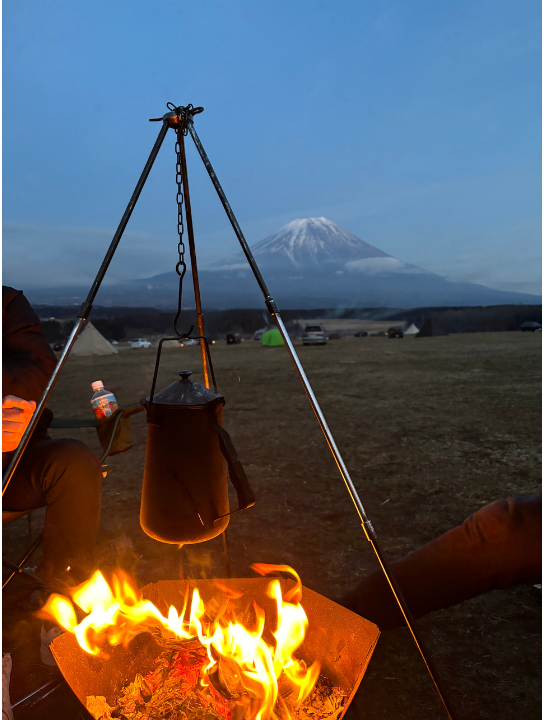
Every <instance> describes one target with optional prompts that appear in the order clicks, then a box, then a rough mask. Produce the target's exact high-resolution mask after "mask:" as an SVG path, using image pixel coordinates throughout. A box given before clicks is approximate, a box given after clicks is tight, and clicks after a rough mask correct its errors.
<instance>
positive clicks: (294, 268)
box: [28, 217, 541, 309]
mask: <svg viewBox="0 0 544 720" xmlns="http://www.w3.org/2000/svg"><path fill="white" fill-rule="evenodd" d="M252 252H253V254H254V256H255V259H256V260H257V263H258V265H259V268H260V269H261V272H262V275H263V277H264V279H265V281H266V283H267V284H268V286H269V289H270V291H271V293H272V295H273V296H274V298H275V299H276V300H277V302H278V304H279V306H280V308H299V309H311V308H333V307H339V306H341V307H358V308H364V307H395V308H411V307H424V306H429V305H434V306H437V305H440V306H460V305H461V306H463V305H501V304H512V303H526V304H534V303H540V302H541V299H540V297H539V296H536V295H529V294H527V293H515V292H504V291H502V290H494V289H492V288H488V287H485V286H483V285H476V284H474V283H454V282H450V281H448V280H447V279H446V278H444V277H442V276H441V275H436V274H435V273H432V272H429V271H427V270H425V269H423V268H421V267H418V266H416V265H412V264H410V263H407V262H405V261H403V260H400V259H399V258H396V257H393V256H392V255H388V254H387V253H385V252H383V251H382V250H379V249H378V248H376V247H374V246H373V245H369V243H367V242H365V241H364V240H361V239H360V238H358V237H356V236H355V235H353V234H352V233H350V232H348V231H347V230H344V229H343V228H341V227H339V226H338V225H336V224H335V223H333V222H331V221H330V220H327V219H326V218H323V217H320V218H305V219H300V220H293V221H292V222H290V223H288V224H287V225H285V226H284V227H283V228H281V229H280V230H278V232H276V233H274V234H273V235H270V236H269V237H267V238H265V239H264V240H262V241H261V242H258V243H256V244H255V245H253V246H252ZM199 276H200V286H201V294H202V299H203V303H204V306H205V307H207V308H215V309H228V308H244V307H261V306H262V304H263V298H262V295H261V293H260V291H259V289H258V286H257V283H256V281H255V278H254V277H253V273H252V272H251V269H250V267H249V265H248V263H247V260H246V258H245V256H244V254H243V253H242V252H241V251H240V252H239V253H237V254H236V255H233V256H231V257H228V258H225V259H224V260H222V261H220V262H218V263H215V265H213V266H212V267H211V268H209V269H208V270H200V271H199ZM177 284H178V277H177V275H176V274H175V273H174V272H167V273H162V274H160V275H155V276H154V277H151V278H145V279H142V280H133V281H130V282H125V283H120V284H118V285H114V286H111V285H109V286H105V285H104V286H103V287H102V288H101V289H100V292H99V294H98V296H97V300H96V302H97V304H99V305H127V306H128V305H131V306H136V307H142V306H155V307H173V306H175V302H176V297H177V295H176V287H177ZM185 288H186V290H185V292H184V298H185V301H186V302H187V303H190V302H191V300H192V291H191V288H190V273H187V279H186V281H185ZM78 290H80V294H81V300H83V299H84V297H85V296H86V293H87V289H86V288H85V289H82V288H79V289H76V288H63V289H59V290H46V291H37V290H35V291H29V292H28V297H29V299H30V300H31V301H32V302H35V303H50V304H54V303H59V304H64V303H63V302H62V300H61V298H66V297H67V295H69V296H70V297H71V298H72V300H71V302H75V301H76V297H77V296H78ZM57 296H58V299H57V300H56V299H55V298H56V297H57ZM78 301H79V298H78Z"/></svg>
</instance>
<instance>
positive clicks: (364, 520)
mask: <svg viewBox="0 0 544 720" xmlns="http://www.w3.org/2000/svg"><path fill="white" fill-rule="evenodd" d="M187 124H188V129H189V132H190V133H191V137H192V138H193V141H194V143H195V145H196V148H197V150H198V153H199V155H200V157H201V159H202V162H203V163H204V166H205V168H206V170H207V171H208V175H209V176H210V179H211V181H212V183H213V185H214V187H215V190H216V192H217V194H218V196H219V199H220V200H221V203H222V205H223V207H224V209H225V212H226V213H227V217H228V218H229V220H230V224H231V225H232V227H233V229H234V232H235V234H236V237H237V238H238V241H239V242H240V245H241V246H242V250H243V251H244V254H245V256H246V258H247V261H248V263H249V265H250V267H251V269H252V271H253V274H254V275H255V279H256V280H257V283H258V284H259V287H260V288H261V292H262V293H263V295H264V299H265V303H266V306H267V308H268V310H269V312H270V314H271V315H272V316H273V317H274V319H275V321H276V324H277V326H278V329H279V331H280V333H281V335H282V338H283V340H284V342H285V345H286V347H287V350H288V351H289V354H290V355H291V359H292V361H293V363H294V365H295V368H296V371H297V374H298V376H299V379H300V381H301V383H302V385H303V387H304V391H305V393H306V396H307V398H308V400H309V402H310V405H311V406H312V410H313V411H314V414H315V416H316V418H317V422H318V423H319V426H320V427H321V430H322V432H323V435H324V436H325V439H326V441H327V444H328V446H329V449H330V451H331V453H332V455H333V457H334V460H335V462H336V465H337V467H338V470H339V471H340V475H341V476H342V479H343V480H344V483H345V485H346V488H347V491H348V493H349V495H350V497H351V499H352V501H353V504H354V505H355V509H356V510H357V513H358V515H359V518H360V520H361V525H362V526H363V530H364V532H365V535H366V537H367V540H369V541H370V543H371V545H372V548H373V550H374V552H375V553H376V556H377V558H378V561H379V563H380V567H381V568H382V570H383V573H384V575H385V577H386V579H387V581H388V583H389V586H390V587H391V591H392V592H393V594H394V596H395V599H396V601H397V603H398V604H399V607H400V609H401V612H402V614H403V615H404V617H405V619H406V624H407V626H408V628H409V630H410V633H411V635H412V638H413V639H414V642H415V644H416V646H417V648H418V650H419V652H420V654H421V657H422V659H423V662H424V663H425V666H426V667H427V670H428V672H429V675H430V676H431V679H432V681H433V683H434V686H435V688H436V690H437V692H438V695H439V697H440V699H441V701H442V704H443V705H444V708H445V710H446V713H447V714H448V717H449V718H450V720H453V714H452V712H451V710H450V708H449V704H450V701H449V700H448V699H447V698H446V694H445V690H444V688H443V686H442V682H441V681H440V680H439V678H438V675H437V673H436V670H435V668H434V663H433V662H432V660H431V659H430V653H429V651H428V650H427V648H426V647H425V644H424V642H423V639H422V638H421V637H420V636H419V633H418V632H417V631H416V629H415V627H414V621H413V618H412V615H411V613H410V609H409V608H408V606H407V605H406V601H405V600H404V598H403V596H402V593H401V591H400V588H399V586H398V585H397V582H396V580H395V578H394V576H393V574H392V572H391V569H390V568H389V564H388V563H387V561H386V559H385V556H384V555H383V552H382V550H381V547H380V545H379V543H378V537H377V535H376V531H375V530H374V527H373V525H372V522H371V521H370V519H369V517H368V515H367V514H366V511H365V509H364V507H363V503H362V502H361V499H360V497H359V494H358V492H357V489H356V488H355V485H354V484H353V481H352V479H351V477H350V475H349V472H348V469H347V467H346V465H345V463H344V460H343V459H342V456H341V455H340V451H339V450H338V448H337V446H336V443H335V441H334V438H333V436H332V433H331V431H330V429H329V426H328V425H327V421H326V420H325V416H324V415H323V413H322V411H321V408H320V406H319V403H318V402H317V398H316V397H315V395H314V392H313V390H312V387H311V385H310V382H309V380H308V378H307V377H306V373H305V372H304V368H303V367H302V364H301V362H300V360H299V357H298V355H297V352H296V350H295V348H294V346H293V343H292V342H291V338H290V337H289V334H288V333H287V330H286V328H285V325H284V324H283V320H282V318H281V315H280V312H279V309H278V306H277V305H276V302H275V300H274V298H273V297H272V295H271V294H270V291H269V290H268V287H267V285H266V283H265V281H264V278H263V276H262V275H261V272H260V270H259V267H258V266H257V263H256V261H255V258H254V257H253V253H252V252H251V249H250V247H249V245H248V243H247V240H246V239H245V237H244V234H243V233H242V230H241V228H240V225H239V224H238V221H237V220H236V217H235V216H234V213H233V211H232V208H231V207H230V204H229V201H228V200H227V196H226V195H225V192H224V190H223V188H222V187H221V184H220V182H219V180H218V178H217V175H216V174H215V171H214V169H213V167H212V164H211V163H210V160H209V158H208V156H207V155H206V151H205V150H204V147H203V145H202V143H201V142H200V138H199V137H198V134H197V132H196V130H195V128H194V125H193V122H192V118H191V119H189V121H188V123H187Z"/></svg>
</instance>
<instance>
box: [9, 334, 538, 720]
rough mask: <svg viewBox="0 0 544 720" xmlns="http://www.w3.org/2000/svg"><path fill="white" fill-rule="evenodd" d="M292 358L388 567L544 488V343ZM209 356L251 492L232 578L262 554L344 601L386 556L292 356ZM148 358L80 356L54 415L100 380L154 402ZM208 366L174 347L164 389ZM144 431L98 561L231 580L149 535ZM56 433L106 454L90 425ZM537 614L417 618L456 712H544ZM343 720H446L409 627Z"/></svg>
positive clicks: (460, 339)
mask: <svg viewBox="0 0 544 720" xmlns="http://www.w3.org/2000/svg"><path fill="white" fill-rule="evenodd" d="M298 349H299V352H300V357H301V360H302V363H303V365H304V367H305V368H306V370H307V374H308V377H309V379H310V381H311V383H312V385H313V388H314V390H315V393H316V395H317V397H318V399H319V401H320V403H321V405H322V409H323V411H324V413H325V416H326V418H327V420H328V422H329V425H330V427H331V429H332V431H333V433H334V435H335V439H336V441H337V444H338V446H339V448H340V451H341V452H342V454H343V456H344V459H345V461H346V463H347V465H348V468H349V469H350V472H351V475H352V478H353V480H354V482H355V485H356V487H357V488H358V490H359V491H360V495H361V498H362V501H363V503H364V505H365V508H366V510H367V512H368V514H369V516H370V517H371V519H372V520H373V522H374V525H375V527H376V530H377V532H378V536H379V538H380V541H381V544H382V546H383V548H384V550H385V551H386V553H387V555H388V557H389V559H390V560H394V559H397V558H400V557H402V556H403V555H404V554H406V553H407V552H408V551H410V550H412V549H414V548H416V547H418V546H419V545H421V544H423V543H425V542H427V541H429V540H431V539H432V538H434V537H436V536H437V535H439V534H441V533H443V532H445V531H446V530H448V529H449V528H451V527H453V526H455V525H458V524H460V523H461V522H462V521H463V520H464V519H465V518H466V517H467V516H468V515H470V514H471V513H472V512H474V511H475V510H478V509H479V508H480V507H482V506H483V505H485V504H486V503H488V502H490V501H492V500H494V499H497V498H501V497H508V496H511V495H516V494H537V493H540V461H541V454H540V452H541V402H540V385H541V335H540V334H522V333H517V332H515V333H514V332H512V333H488V334H473V335H452V336H449V337H437V338H425V339H414V338H405V339H404V340H388V339H387V338H361V339H356V338H348V339H344V340H341V341H336V342H332V341H331V342H329V344H328V345H327V346H325V347H299V348H298ZM213 358H214V366H215V370H216V374H217V378H218V385H219V390H220V392H222V393H224V395H225V397H226V399H227V405H226V409H225V425H226V427H227V429H228V430H229V432H230V433H231V435H232V437H233V440H234V442H235V445H236V447H237V449H238V452H239V455H240V458H241V460H242V462H243V463H244V466H245V468H246V472H247V475H248V477H249V479H250V482H251V483H252V485H253V487H254V489H255V494H256V496H257V504H256V505H255V507H254V508H253V509H251V510H249V511H247V512H245V513H241V514H240V515H238V516H234V517H233V519H232V520H231V523H230V526H229V530H228V538H229V546H230V551H231V558H232V562H233V566H234V574H235V575H238V576H246V575H248V574H252V572H251V571H250V570H249V566H250V564H251V563H253V562H257V561H258V562H268V563H287V564H290V565H292V566H293V567H295V568H296V569H297V570H298V572H299V573H300V575H301V577H302V580H303V583H304V584H305V585H307V586H308V587H311V588H312V589H314V590H316V591H318V592H320V593H322V594H324V595H326V596H328V597H331V598H334V597H338V596H339V595H341V594H342V593H343V592H345V591H346V590H347V589H348V588H350V587H351V586H353V585H354V584H355V583H356V581H357V580H358V579H359V578H361V577H362V576H363V575H364V574H365V573H368V572H370V571H372V570H374V569H375V567H376V565H377V563H376V561H375V559H374V557H373V554H372V551H371V549H370V547H369V544H368V543H367V541H366V539H365V536H364V534H363V532H362V530H361V528H360V526H359V523H358V518H357V515H356V513H355V510H354V509H353V506H352V505H351V501H350V500H349V497H348V495H347V492H346V490H345V488H344V486H343V483H342V481H341V478H340V477H339V475H338V472H337V470H336V467H335V465H334V462H333V460H332V458H331V456H330V454H329V451H328V449H327V446H326V444H325V442H324V439H323V437H322V435H321V433H320V430H319V428H318V425H317V423H316V421H315V418H314V416H313V414H312V412H311V410H310V407H309V405H308V402H307V400H306V398H305V395H304V393H303V390H302V387H301V386H300V383H299V381H298V379H297V377H296V375H295V372H294V369H293V366H292V364H291V362H290V360H289V357H288V355H287V352H286V351H285V349H284V348H262V347H260V345H258V344H257V343H248V342H246V343H244V344H242V345H240V346H226V345H224V344H216V345H215V346H214V347H213ZM154 359H155V352H154V351H153V350H152V349H150V350H127V351H123V352H121V353H119V354H118V355H115V356H110V357H105V358H70V360H69V361H68V364H67V367H66V369H65V371H64V373H63V375H62V377H61V379H60V381H59V383H58V386H57V389H56V390H55V394H54V397H53V400H52V402H51V404H50V406H51V407H52V409H53V410H54V412H55V415H57V416H64V417H85V416H90V407H89V400H90V396H91V386H90V383H91V382H92V381H93V380H97V379H100V380H103V382H104V384H105V386H106V387H107V388H109V389H111V390H113V391H114V392H115V394H116V396H117V399H118V401H119V403H120V404H128V403H130V402H134V401H135V400H138V399H140V398H142V397H145V396H146V395H148V394H149V388H150V383H151V377H152V370H153V365H154ZM198 367H199V349H198V348H195V347H185V348H182V349H171V350H166V351H165V353H164V362H163V364H162V366H161V375H160V380H159V384H158V387H159V388H162V387H164V386H165V385H167V384H169V383H170V382H172V381H173V380H175V379H177V376H176V372H177V371H178V370H180V369H191V370H193V371H195V376H196V379H199V374H198V372H197V370H198ZM195 376H193V379H195ZM133 426H134V429H135V433H136V435H137V438H138V440H139V443H138V446H137V447H136V448H135V449H133V450H131V451H130V452H128V453H125V454H121V455H119V456H116V457H113V458H111V459H110V471H109V474H108V477H107V479H106V480H105V482H104V491H103V515H102V525H101V532H100V548H101V552H102V557H103V564H104V565H105V566H111V565H115V564H116V563H121V564H123V565H124V566H125V567H129V568H131V569H132V570H133V571H134V572H135V573H136V574H137V576H138V579H139V581H140V582H141V583H142V584H144V583H146V582H150V581H153V580H158V579H166V578H176V577H178V576H179V572H180V563H183V569H184V572H185V573H186V574H188V575H193V576H200V575H205V574H215V575H218V576H221V575H223V574H224V569H223V565H222V562H223V560H222V549H221V543H220V541H219V539H216V540H213V541H210V542H209V543H207V544H205V545H200V546H192V547H189V548H184V550H183V551H182V552H180V551H179V550H178V549H177V548H176V547H174V546H166V545H162V544H159V543H157V542H155V541H153V540H151V539H150V538H148V537H147V536H146V535H144V533H143V532H142V531H141V529H140V527H139V520H138V512H139V502H140V497H139V496H140V488H141V476H142V465H143V458H144V450H145V437H146V426H145V419H144V417H143V414H140V415H138V416H136V419H135V420H134V422H133ZM51 434H52V435H54V436H55V437H60V436H62V435H64V436H66V435H68V434H69V435H70V436H72V437H78V438H80V439H83V440H85V441H87V442H88V443H89V444H90V445H91V447H93V448H94V449H98V442H97V439H96V434H95V431H94V430H77V431H72V432H71V433H67V432H66V431H63V432H61V431H52V432H51ZM24 533H25V525H24V521H23V522H22V523H18V524H14V525H12V526H9V527H8V528H6V529H5V531H4V540H5V546H4V552H5V553H6V552H10V551H11V550H12V552H13V553H14V554H15V553H16V550H17V546H18V545H19V544H20V543H21V542H22V539H24ZM9 592H13V593H15V594H16V592H17V589H15V590H14V591H8V593H6V597H5V598H4V608H5V609H6V606H7V607H8V616H9V609H10V608H11V604H10V601H9ZM540 617H541V608H540V600H538V599H536V598H535V597H534V596H533V595H532V594H531V592H530V589H529V588H526V587H518V588H514V589H511V590H506V591H495V592H493V593H490V594H489V595H486V596H482V597H479V598H476V599H474V600H472V601H469V602H466V603H463V604H461V605H459V606H457V607H454V608H449V609H446V610H442V611H440V612H437V613H433V614H432V615H430V616H428V617H426V618H424V619H422V620H420V621H419V626H420V627H421V629H422V633H423V635H424V637H425V639H426V640H427V642H428V645H429V648H430V649H431V650H432V652H433V654H434V656H435V658H436V661H437V664H438V667H439V669H440V672H441V674H442V676H443V678H444V680H445V681H446V683H447V684H448V686H449V687H450V689H451V692H452V695H453V699H454V703H455V706H456V708H457V710H458V716H459V717H460V718H469V717H470V718H494V719H497V718H500V719H504V720H510V719H512V720H514V719H518V718H520V717H523V718H524V720H532V718H540V717H541V702H540V695H541V683H540V673H541V670H540V655H541V624H540ZM38 627H39V626H38ZM4 630H5V638H7V639H8V645H9V642H13V637H14V636H13V635H12V634H10V632H9V629H7V628H6V627H5V628H4ZM6 633H7V634H6ZM5 649H10V648H9V647H6V648H5ZM58 716H59V717H60V715H58ZM44 717H45V716H44ZM347 717H348V720H354V719H355V718H356V717H357V718H365V719H367V718H368V719H369V720H370V719H372V720H385V719H386V718H391V719H393V718H403V719H409V720H412V719H414V720H415V719H416V718H418V719H419V720H421V719H422V718H440V717H443V714H442V711H441V708H440V705H439V704H438V703H437V700H436V696H435V694H434V693H433V690H432V688H431V686H430V682H429V680H428V677H427V675H426V672H425V670H424V668H423V666H422V662H421V660H420V658H419V655H418V653H417V651H416V649H415V647H414V645H413V644H412V642H411V640H410V638H409V636H408V634H407V631H406V630H404V629H401V630H397V631H392V632H388V633H384V634H383V635H382V636H381V638H380V640H379V642H378V646H377V649H376V652H375V654H374V656H373V658H372V660H371V663H370V665H369V668H368V671H367V673H366V675H365V677H364V679H363V682H362V684H361V687H360V690H359V692H358V694H357V697H356V700H355V702H354V703H353V705H352V708H351V709H350V711H349V714H348V716H347Z"/></svg>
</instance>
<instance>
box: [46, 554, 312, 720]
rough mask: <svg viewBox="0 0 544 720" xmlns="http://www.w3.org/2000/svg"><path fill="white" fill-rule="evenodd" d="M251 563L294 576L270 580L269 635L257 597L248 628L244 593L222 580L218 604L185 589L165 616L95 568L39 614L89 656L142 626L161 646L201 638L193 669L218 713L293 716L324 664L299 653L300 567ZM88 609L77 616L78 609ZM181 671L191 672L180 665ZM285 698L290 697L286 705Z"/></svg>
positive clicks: (302, 621)
mask: <svg viewBox="0 0 544 720" xmlns="http://www.w3.org/2000/svg"><path fill="white" fill-rule="evenodd" d="M252 567H253V569H254V570H256V571H257V572H258V573H259V574H261V575H268V574H270V573H272V572H278V571H281V572H288V573H290V574H291V575H293V576H294V578H295V579H296V583H295V585H294V586H293V587H292V588H291V589H290V590H288V591H287V592H286V593H285V595H282V591H281V585H280V583H279V581H278V580H272V581H271V582H270V584H269V586H268V590H267V594H268V595H269V597H271V598H272V599H273V600H274V601H275V604H276V612H277V618H276V626H275V630H274V631H273V632H272V636H273V640H270V641H267V640H265V639H264V637H263V635H264V630H265V613H264V610H263V609H262V608H261V607H259V606H258V605H257V604H256V603H255V602H253V611H254V621H253V623H252V625H253V627H248V626H247V625H245V624H244V623H243V622H242V621H241V619H240V618H239V617H237V608H236V604H235V601H236V599H238V598H239V597H240V595H239V593H236V592H234V591H232V590H230V589H229V588H228V587H224V586H222V585H219V583H218V588H219V590H220V591H221V593H222V594H221V596H220V602H218V601H217V598H214V600H213V601H211V602H210V603H209V604H208V607H206V606H205V604H204V602H203V601H202V598H201V596H200V594H199V592H198V590H197V589H194V590H193V593H192V596H191V599H190V602H189V589H188V588H187V592H186V595H185V598H184V603H183V608H182V610H181V612H179V613H178V611H177V610H176V609H175V608H174V607H173V606H170V608H169V609H168V613H167V615H166V616H164V615H163V614H162V613H161V612H160V611H159V610H158V608H157V607H156V606H155V605H154V604H153V603H152V602H151V601H149V600H144V599H143V598H142V596H141V594H140V592H139V591H138V590H137V588H136V587H135V585H134V584H133V583H132V582H131V580H130V578H129V577H128V576H126V575H125V574H123V573H120V574H118V575H114V576H113V578H112V582H111V584H108V583H107V582H106V580H105V579H104V577H103V575H102V574H101V573H100V572H96V573H95V574H94V575H93V576H92V578H91V579H90V580H89V581H88V582H86V583H84V584H83V585H80V586H79V587H76V588H74V589H73V590H71V591H70V594H71V596H72V601H70V600H69V599H68V598H67V597H64V596H62V595H57V594H55V595H52V596H51V597H50V598H49V600H48V601H47V603H46V605H45V606H44V608H43V610H42V611H41V614H42V615H44V616H46V617H48V618H52V619H54V620H55V621H56V622H57V623H58V624H59V625H60V626H61V627H63V628H64V629H65V630H67V631H68V632H71V633H73V634H74V635H75V637H76V638H77V641H78V643H79V645H80V646H81V647H82V648H83V650H85V651H86V652H87V653H90V654H91V655H102V656H104V655H105V654H106V653H105V648H107V645H108V644H109V645H118V644H121V643H122V644H123V645H127V644H128V643H129V642H130V640H131V639H132V638H133V637H134V636H135V635H137V634H138V633H141V632H145V631H153V632H155V634H157V633H158V634H160V637H161V641H162V642H161V644H164V643H168V641H169V639H171V641H172V642H173V643H179V641H180V640H181V641H183V640H188V641H189V640H194V641H198V643H199V647H201V648H202V650H201V652H204V650H205V654H204V655H203V656H202V658H203V659H202V662H201V663H200V662H199V663H198V668H197V667H196V665H195V666H194V667H193V669H192V670H191V672H195V671H197V672H198V675H199V687H201V688H202V689H203V690H204V689H206V690H207V691H208V692H209V693H210V694H211V696H213V697H214V698H215V702H214V705H215V709H216V710H217V712H219V713H220V714H223V715H224V716H225V717H228V716H229V712H230V711H232V709H233V707H236V709H237V712H236V713H235V715H236V716H237V717H242V716H243V717H244V718H245V720H266V719H267V718H275V717H277V716H278V713H279V714H280V715H281V717H282V718H283V717H290V716H291V712H290V710H289V708H298V707H299V706H300V704H301V703H302V702H303V701H304V700H305V699H306V698H307V696H308V695H309V694H310V692H311V691H312V689H313V687H314V685H315V683H316V680H317V678H318V675H319V670H320V666H319V663H318V662H314V663H313V664H312V665H311V667H309V668H308V667H307V666H306V664H305V663H304V661H302V660H299V659H298V658H296V657H295V653H296V651H297V650H298V649H299V647H300V646H301V644H302V642H303V640H304V636H305V633H306V628H307V626H308V619H307V616H306V613H305V611H304V609H303V607H302V605H301V604H300V601H301V598H302V584H301V581H300V578H299V576H298V575H297V573H296V572H295V571H294V570H293V569H292V568H290V567H288V566H286V565H263V564H257V565H253V566H252ZM81 611H82V612H81ZM83 614H85V615H84V616H83V619H81V620H80V621H78V615H79V616H80V617H81V616H82V615H83ZM198 643H197V645H198ZM182 668H185V669H182ZM179 672H180V674H181V673H182V672H187V668H186V666H185V665H184V664H183V663H181V664H180V671H179ZM284 698H288V700H289V702H288V705H287V704H286V703H285V701H284ZM288 706H289V707H288ZM221 708H222V709H223V712H222V713H221ZM229 708H230V711H229Z"/></svg>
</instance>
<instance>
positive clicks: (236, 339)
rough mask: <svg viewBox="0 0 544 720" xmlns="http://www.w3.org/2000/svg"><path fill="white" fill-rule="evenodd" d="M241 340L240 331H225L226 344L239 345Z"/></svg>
mask: <svg viewBox="0 0 544 720" xmlns="http://www.w3.org/2000/svg"><path fill="white" fill-rule="evenodd" d="M241 342H242V338H241V337H240V333H227V345H240V344H241Z"/></svg>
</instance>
